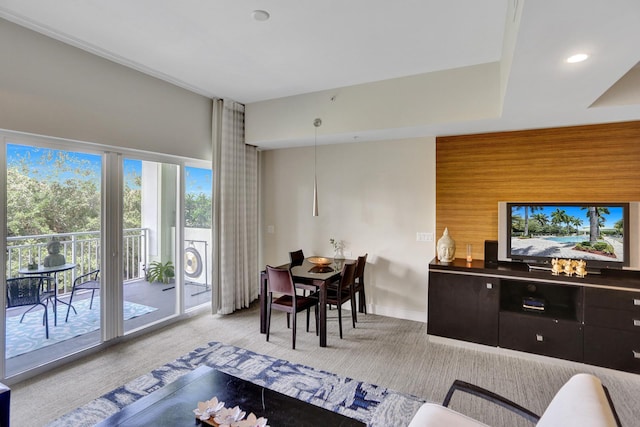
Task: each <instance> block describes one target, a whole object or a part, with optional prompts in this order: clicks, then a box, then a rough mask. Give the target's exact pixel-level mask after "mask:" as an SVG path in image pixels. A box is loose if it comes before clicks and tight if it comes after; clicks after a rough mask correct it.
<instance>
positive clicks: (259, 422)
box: [238, 412, 269, 427]
mask: <svg viewBox="0 0 640 427" xmlns="http://www.w3.org/2000/svg"><path fill="white" fill-rule="evenodd" d="M238 427H269V425H268V424H267V419H266V418H263V417H260V418H258V417H256V416H255V415H254V414H253V412H252V413H250V414H249V416H248V417H247V419H246V420H243V421H240V422H239V423H238Z"/></svg>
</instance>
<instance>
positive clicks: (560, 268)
mask: <svg viewBox="0 0 640 427" xmlns="http://www.w3.org/2000/svg"><path fill="white" fill-rule="evenodd" d="M562 272H564V274H565V276H569V277H571V276H573V275H574V274H575V275H576V277H585V276H586V275H587V262H586V261H585V260H583V259H579V260H575V259H558V258H553V259H552V260H551V274H552V275H554V276H559V275H560V273H562Z"/></svg>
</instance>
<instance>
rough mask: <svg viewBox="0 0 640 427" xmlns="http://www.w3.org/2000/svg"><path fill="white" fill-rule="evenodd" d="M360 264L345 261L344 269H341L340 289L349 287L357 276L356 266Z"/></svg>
mask: <svg viewBox="0 0 640 427" xmlns="http://www.w3.org/2000/svg"><path fill="white" fill-rule="evenodd" d="M357 267H358V264H357V263H355V262H350V263H345V264H344V266H343V267H342V271H340V283H339V288H340V289H347V288H348V287H349V286H351V284H353V282H354V281H355V278H356V268H357Z"/></svg>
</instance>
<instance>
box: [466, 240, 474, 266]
mask: <svg viewBox="0 0 640 427" xmlns="http://www.w3.org/2000/svg"><path fill="white" fill-rule="evenodd" d="M471 261H473V245H472V244H471V243H467V262H471Z"/></svg>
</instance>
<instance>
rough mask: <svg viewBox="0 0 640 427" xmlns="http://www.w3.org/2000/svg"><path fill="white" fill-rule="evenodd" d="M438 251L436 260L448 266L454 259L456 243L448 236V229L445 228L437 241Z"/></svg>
mask: <svg viewBox="0 0 640 427" xmlns="http://www.w3.org/2000/svg"><path fill="white" fill-rule="evenodd" d="M436 249H437V251H438V260H439V261H440V262H441V263H443V264H448V263H450V262H452V261H453V260H454V259H455V255H456V242H455V240H453V239H452V238H451V236H449V229H448V228H445V229H444V233H442V237H440V239H438V243H437V245H436Z"/></svg>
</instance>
